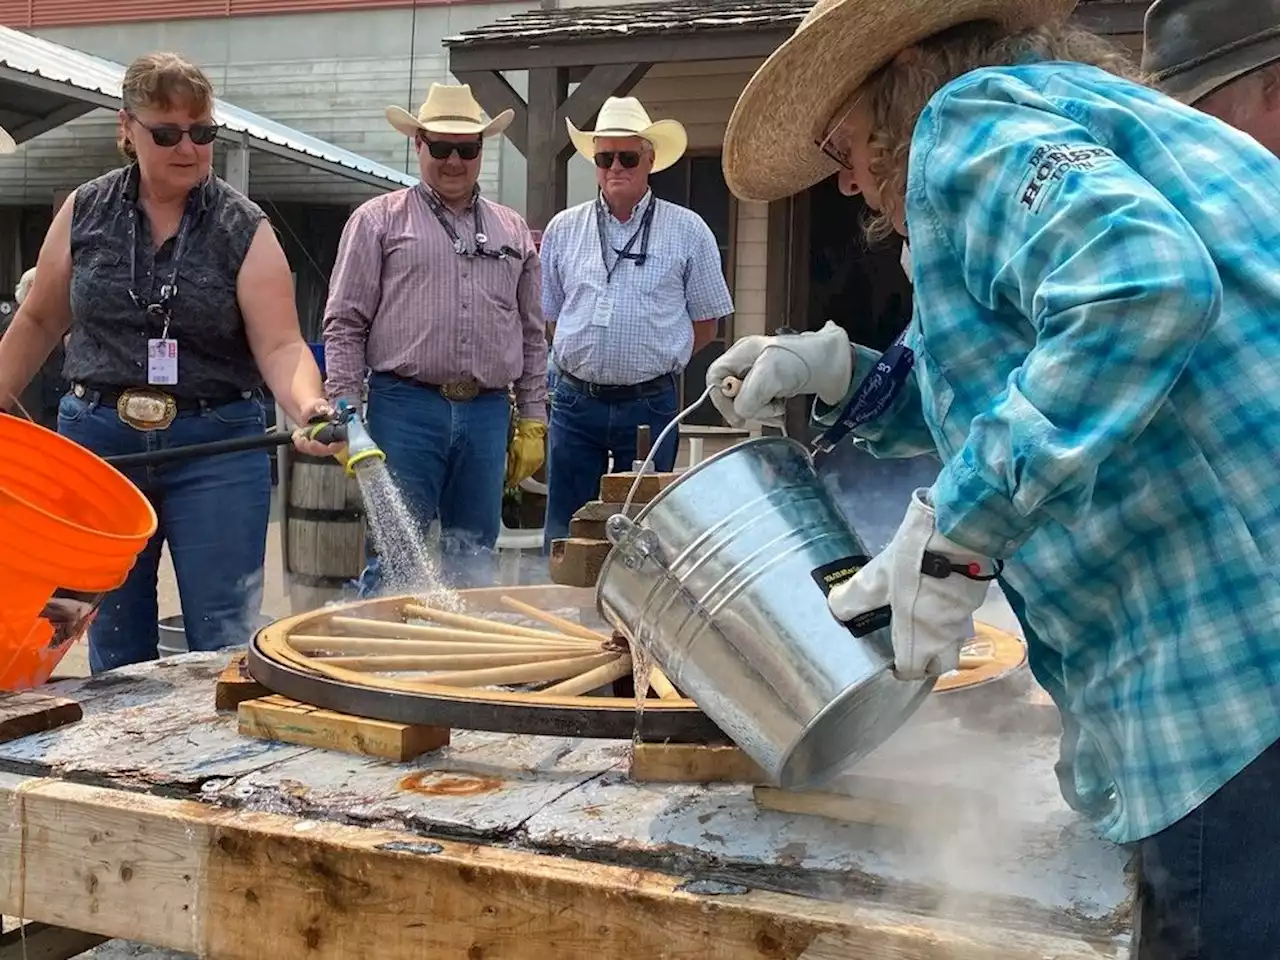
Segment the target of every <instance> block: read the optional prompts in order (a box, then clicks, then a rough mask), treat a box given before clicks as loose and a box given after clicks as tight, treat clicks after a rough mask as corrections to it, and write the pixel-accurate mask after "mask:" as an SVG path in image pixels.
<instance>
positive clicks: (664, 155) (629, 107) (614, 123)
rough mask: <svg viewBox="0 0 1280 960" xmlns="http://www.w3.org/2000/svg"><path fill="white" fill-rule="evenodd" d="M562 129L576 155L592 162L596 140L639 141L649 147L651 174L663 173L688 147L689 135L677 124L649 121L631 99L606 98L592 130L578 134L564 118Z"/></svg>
mask: <svg viewBox="0 0 1280 960" xmlns="http://www.w3.org/2000/svg"><path fill="white" fill-rule="evenodd" d="M564 125H565V126H566V127H568V128H569V139H570V140H572V141H573V145H574V146H575V147H577V148H578V152H579V153H580V154H582V155H583V156H584V157H586V158H587V159H588V160H590V161H591V162H592V163H594V162H595V158H596V146H595V141H596V137H639V138H640V139H641V140H648V141H649V143H651V144H652V145H653V172H654V173H657V172H658V171H659V170H665V169H667V167H669V166H671V165H672V164H673V163H675V162H676V161H677V160H679V159H680V158H681V157H682V156H684V151H685V149H686V148H687V147H688V146H689V135H688V134H687V133H685V130H684V125H683V124H681V123H680V121H679V120H659V121H658V122H657V123H654V122H653V121H651V120H650V119H649V114H648V113H646V112H645V109H644V107H642V106H641V105H640V101H639V100H637V99H636V98H635V97H610V98H609V99H608V100H606V101H605V102H604V106H603V107H601V108H600V116H599V117H597V118H596V128H595V129H594V130H579V129H578V128H577V127H575V126H574V125H573V123H572V121H570V120H569V118H568V117H565V118H564Z"/></svg>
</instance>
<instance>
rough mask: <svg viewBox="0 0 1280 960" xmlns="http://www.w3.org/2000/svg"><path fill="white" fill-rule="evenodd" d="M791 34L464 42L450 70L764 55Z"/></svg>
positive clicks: (452, 51) (454, 51)
mask: <svg viewBox="0 0 1280 960" xmlns="http://www.w3.org/2000/svg"><path fill="white" fill-rule="evenodd" d="M791 33H792V28H791V27H778V28H776V29H765V30H750V31H731V30H702V31H699V32H698V33H696V34H681V35H678V36H674V37H669V36H668V37H664V36H662V35H661V34H657V35H654V36H643V37H618V38H608V37H606V38H601V39H596V40H566V41H562V42H558V41H555V40H550V41H547V40H537V41H520V42H512V43H484V44H483V45H481V44H475V45H458V46H451V47H449V71H450V72H451V73H452V74H454V76H457V74H458V71H459V70H462V71H468V70H538V69H542V68H545V67H595V66H600V65H602V64H615V63H684V62H688V61H690V60H752V59H763V58H764V57H767V56H769V54H771V53H773V51H774V50H776V49H778V47H779V46H781V45H782V42H783V41H784V40H786V39H787V38H788V37H789V36H791Z"/></svg>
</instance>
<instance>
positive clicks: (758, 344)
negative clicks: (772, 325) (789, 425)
mask: <svg viewBox="0 0 1280 960" xmlns="http://www.w3.org/2000/svg"><path fill="white" fill-rule="evenodd" d="M725 377H737V378H739V379H740V380H742V386H741V388H740V390H739V391H738V394H737V395H736V396H735V397H733V398H729V397H727V396H725V395H724V393H723V392H722V391H721V389H720V385H721V384H722V383H723V381H724V378H725ZM852 380H853V347H852V346H851V345H850V343H849V337H848V335H847V334H846V333H845V332H844V330H842V329H841V328H840V327H838V326H836V324H834V323H832V322H831V321H830V320H828V321H827V322H826V324H825V325H824V326H823V328H822V329H821V330H813V331H807V332H805V333H792V334H782V335H779V336H776V337H762V336H752V337H743V338H742V339H741V340H739V341H737V342H736V343H734V345H733V346H732V347H730V348H729V349H728V350H726V351H725V352H724V353H723V354H722V355H721V356H720V357H719V358H718V359H716V360H715V361H713V362H712V364H711V366H710V367H708V368H707V386H712V385H713V384H714V385H715V387H716V389H714V390H712V391H711V402H712V403H714V404H715V406H716V409H717V410H719V411H720V414H721V416H723V417H724V418H725V420H726V421H727V422H728V423H729V424H730V426H734V427H742V426H744V425H745V424H746V422H747V421H748V420H755V421H758V422H761V423H769V422H778V421H780V420H781V419H782V416H783V412H784V404H785V401H787V400H789V399H791V398H792V397H799V396H803V395H805V394H810V393H812V394H817V396H818V399H819V400H821V401H822V402H823V403H825V404H827V406H835V405H836V404H838V403H839V402H840V401H841V400H843V399H844V395H845V394H846V393H847V392H848V390H849V383H850V382H851V381H852Z"/></svg>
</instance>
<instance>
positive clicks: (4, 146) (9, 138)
mask: <svg viewBox="0 0 1280 960" xmlns="http://www.w3.org/2000/svg"><path fill="white" fill-rule="evenodd" d="M17 149H18V144H17V142H16V141H14V139H13V135H12V134H10V133H9V131H8V130H6V129H5V128H4V127H0V154H5V153H15V152H17Z"/></svg>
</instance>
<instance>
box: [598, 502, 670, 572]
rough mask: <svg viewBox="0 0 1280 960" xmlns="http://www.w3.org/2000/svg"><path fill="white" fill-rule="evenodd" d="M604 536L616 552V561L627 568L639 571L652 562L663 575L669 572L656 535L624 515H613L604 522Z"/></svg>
mask: <svg viewBox="0 0 1280 960" xmlns="http://www.w3.org/2000/svg"><path fill="white" fill-rule="evenodd" d="M604 534H605V536H606V537H607V538H608V539H609V542H610V543H612V544H613V546H614V548H615V549H616V550H617V551H618V559H620V560H621V561H622V562H623V564H624V565H625V566H627V567H628V568H630V569H632V570H639V569H640V568H641V567H643V566H644V565H645V563H646V562H652V563H653V564H654V566H656V567H658V569H660V570H661V571H662V572H663V573H669V572H670V570H671V568H670V566H668V564H667V562H666V558H665V557H663V555H662V544H660V543H659V542H658V535H657V534H656V533H654V532H653V531H652V530H649V529H647V528H646V527H642V526H640V525H639V524H638V523H636V522H635V521H634V520H632V519H631V518H630V517H628V516H627V515H626V514H623V513H615V514H614V515H613V516H612V517H610V518H609V519H608V520H607V521H605V525H604Z"/></svg>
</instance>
